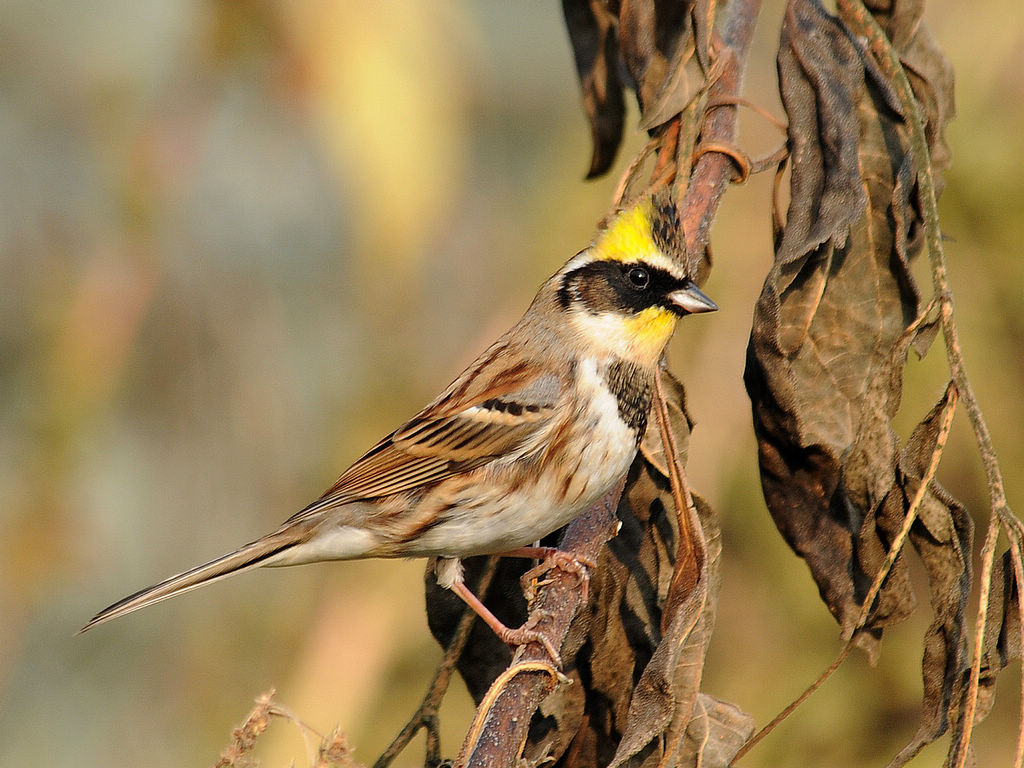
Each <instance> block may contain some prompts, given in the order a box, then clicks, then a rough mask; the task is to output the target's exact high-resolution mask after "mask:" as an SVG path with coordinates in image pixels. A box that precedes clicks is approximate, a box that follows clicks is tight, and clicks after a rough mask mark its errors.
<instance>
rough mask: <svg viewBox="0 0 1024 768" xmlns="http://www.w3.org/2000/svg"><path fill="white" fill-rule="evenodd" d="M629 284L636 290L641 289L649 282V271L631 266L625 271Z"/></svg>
mask: <svg viewBox="0 0 1024 768" xmlns="http://www.w3.org/2000/svg"><path fill="white" fill-rule="evenodd" d="M626 279H627V280H629V284H630V285H632V286H633V287H634V288H636V289H638V290H643V289H644V288H646V287H647V286H648V285H650V283H651V275H650V273H649V272H648V271H647V270H646V269H644V268H643V267H633V268H632V269H631V270H629V272H627V273H626Z"/></svg>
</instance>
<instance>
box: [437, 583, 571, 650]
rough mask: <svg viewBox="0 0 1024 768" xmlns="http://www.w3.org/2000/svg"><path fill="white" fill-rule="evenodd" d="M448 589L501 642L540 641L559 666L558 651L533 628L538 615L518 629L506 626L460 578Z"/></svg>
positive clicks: (544, 636) (523, 642)
mask: <svg viewBox="0 0 1024 768" xmlns="http://www.w3.org/2000/svg"><path fill="white" fill-rule="evenodd" d="M450 589H451V590H452V592H454V593H455V594H457V595H458V596H459V597H461V598H462V599H463V601H464V602H465V603H466V605H468V606H469V607H470V608H472V609H473V610H474V611H475V612H476V615H477V616H479V617H480V618H481V619H483V621H484V623H485V624H486V625H487V626H488V627H490V628H491V630H492V631H493V632H494V634H496V635H497V636H498V637H499V638H500V639H501V641H502V642H504V643H507V644H508V645H527V644H528V643H540V644H541V645H543V646H544V650H546V651H547V652H548V655H549V656H551V660H552V661H553V662H554V663H555V666H556V667H558V668H561V666H562V657H561V656H559V654H558V651H557V650H556V649H555V646H554V645H553V644H552V642H551V640H549V639H548V638H547V636H546V635H544V634H543V633H541V632H538V631H537V630H535V629H534V628H533V625H534V624H535V623H536V622H537V620H538V619H539V618H540V617H536V618H534V619H531V620H530V621H527V622H526V623H525V624H523V626H521V627H519V629H511V628H509V627H506V626H505V625H504V624H503V623H502V621H501V619H499V618H498V617H497V616H495V615H494V614H493V613H491V611H490V609H489V608H488V607H487V606H486V605H484V604H483V602H481V600H480V598H479V597H477V596H476V595H474V594H473V593H472V591H470V589H469V587H467V586H466V584H465V582H463V581H462V580H461V579H460V580H458V581H456V582H454V583H453V584H452V585H451V586H450Z"/></svg>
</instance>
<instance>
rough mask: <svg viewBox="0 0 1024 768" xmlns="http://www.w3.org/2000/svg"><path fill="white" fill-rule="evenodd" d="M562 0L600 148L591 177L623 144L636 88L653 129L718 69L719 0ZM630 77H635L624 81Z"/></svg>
mask: <svg viewBox="0 0 1024 768" xmlns="http://www.w3.org/2000/svg"><path fill="white" fill-rule="evenodd" d="M694 6H695V3H694V0H625V1H624V2H621V3H619V2H605V1H604V0H562V11H563V14H564V15H565V23H566V27H567V28H568V30H569V39H570V41H571V42H572V47H573V53H574V56H575V59H576V71H577V74H578V75H579V79H580V86H581V87H582V89H583V106H584V109H585V111H586V113H587V118H588V119H589V121H590V132H591V137H592V139H593V153H592V156H591V163H590V170H589V172H588V174H587V178H593V177H595V176H599V175H601V174H602V173H604V172H605V171H607V170H608V168H610V167H611V164H612V162H614V160H615V154H616V152H617V151H618V147H619V145H620V143H621V141H622V131H623V121H624V116H625V100H624V97H623V89H624V88H625V87H626V86H628V87H630V88H631V89H632V90H633V91H634V92H635V93H636V97H637V103H638V104H639V105H640V115H641V117H640V123H641V127H642V128H643V129H645V130H651V131H653V130H654V129H656V128H657V127H658V126H660V125H663V124H664V123H666V122H668V121H669V120H671V119H672V118H673V117H675V116H676V115H677V114H679V113H680V112H681V111H682V110H683V109H684V108H685V107H686V105H687V104H688V103H689V102H690V100H691V99H692V98H693V97H694V95H695V94H696V93H697V92H698V91H699V89H700V88H701V86H702V85H703V83H704V77H703V73H706V72H707V71H708V69H709V67H710V45H709V41H710V39H711V31H712V26H711V25H712V24H713V23H714V7H715V3H714V2H713V0H701V2H700V3H699V4H698V7H697V8H696V10H697V13H696V15H695V14H694V10H695V8H694ZM620 73H621V75H622V76H625V77H627V78H628V79H627V81H626V82H623V81H622V80H621V79H620Z"/></svg>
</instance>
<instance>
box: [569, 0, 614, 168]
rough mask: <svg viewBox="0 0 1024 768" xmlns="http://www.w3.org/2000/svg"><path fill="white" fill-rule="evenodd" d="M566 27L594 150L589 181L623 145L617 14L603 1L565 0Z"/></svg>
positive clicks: (612, 159)
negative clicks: (620, 145) (616, 28)
mask: <svg viewBox="0 0 1024 768" xmlns="http://www.w3.org/2000/svg"><path fill="white" fill-rule="evenodd" d="M562 12H563V13H564V15H565V25H566V27H567V28H568V30H569V40H570V42H571V43H572V50H573V54H574V56H575V58H576V73H577V75H578V76H579V79H580V87H581V88H582V89H583V108H584V110H585V111H586V113H587V118H588V120H589V121H590V137H591V141H592V144H593V151H592V154H591V158H590V170H588V171H587V178H588V179H592V178H594V177H595V176H600V175H601V174H602V173H604V172H605V171H607V170H608V169H609V168H610V167H611V165H612V163H613V162H614V161H615V155H616V153H617V152H618V150H619V144H621V143H622V127H623V123H624V121H625V116H626V102H625V99H624V97H623V93H622V88H623V86H622V82H621V81H620V80H619V44H618V38H617V35H616V31H615V27H616V24H617V23H618V20H617V18H616V15H615V13H613V12H612V11H610V10H609V8H608V6H607V4H606V3H604V2H603V0H562Z"/></svg>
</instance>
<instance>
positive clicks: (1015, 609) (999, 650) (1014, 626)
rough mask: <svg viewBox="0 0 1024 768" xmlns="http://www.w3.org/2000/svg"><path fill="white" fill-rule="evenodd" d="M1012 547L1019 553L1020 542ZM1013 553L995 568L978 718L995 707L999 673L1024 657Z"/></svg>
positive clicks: (1007, 555)
mask: <svg viewBox="0 0 1024 768" xmlns="http://www.w3.org/2000/svg"><path fill="white" fill-rule="evenodd" d="M1010 546H1011V548H1012V547H1017V548H1018V550H1017V552H1018V555H1019V552H1020V550H1019V547H1020V542H1019V541H1014V542H1011V544H1010ZM1013 555H1014V552H1013V551H1012V550H1011V549H1008V550H1006V551H1005V552H1004V553H1003V554H1002V556H1001V557H999V559H998V560H996V562H995V566H994V568H993V569H992V588H991V591H990V592H989V597H988V612H987V614H986V617H985V618H986V621H985V635H984V639H983V646H982V647H983V655H982V658H981V675H980V678H979V681H978V682H979V695H978V714H977V718H978V719H982V718H984V717H985V716H986V715H987V714H988V712H989V710H990V709H991V708H992V704H993V702H994V700H995V690H996V677H997V676H998V675H999V672H1001V671H1002V670H1003V668H1005V667H1006V666H1007V665H1008V664H1011V663H1012V662H1014V661H1020V659H1021V618H1020V616H1021V614H1020V588H1019V585H1018V583H1017V579H1016V577H1015V574H1014V567H1013Z"/></svg>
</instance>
